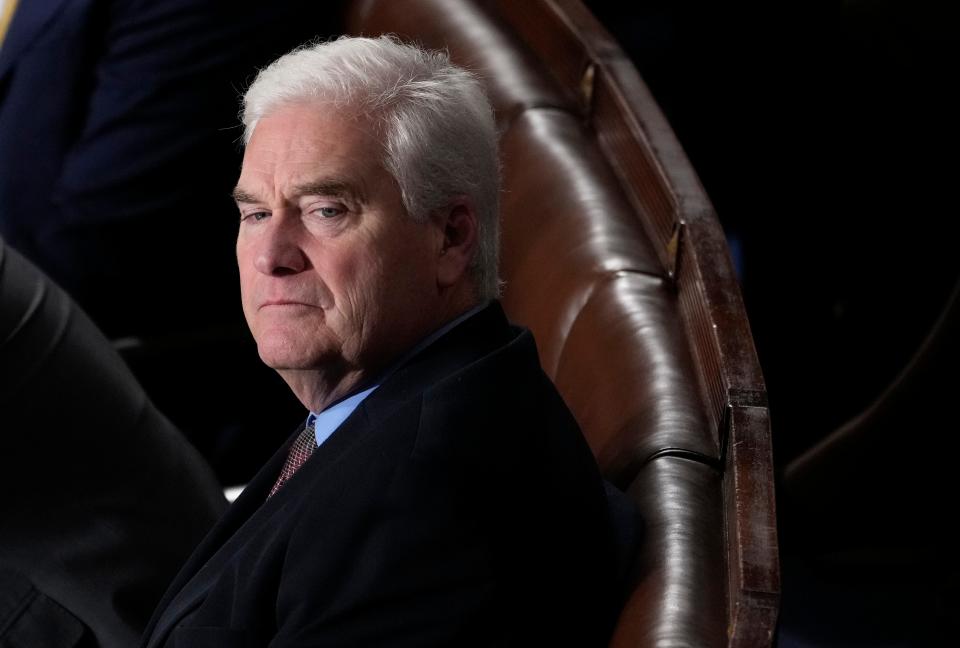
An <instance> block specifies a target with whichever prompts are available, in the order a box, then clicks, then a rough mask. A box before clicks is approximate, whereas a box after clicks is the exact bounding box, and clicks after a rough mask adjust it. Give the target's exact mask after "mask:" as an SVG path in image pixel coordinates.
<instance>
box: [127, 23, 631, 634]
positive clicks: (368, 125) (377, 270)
mask: <svg viewBox="0 0 960 648" xmlns="http://www.w3.org/2000/svg"><path fill="white" fill-rule="evenodd" d="M244 123H245V125H246V128H247V131H246V142H247V147H246V153H245V156H244V162H243V168H242V172H241V174H240V179H239V182H238V184H237V188H236V190H235V192H234V196H235V198H236V200H237V204H238V206H239V210H240V226H239V235H238V238H237V259H238V262H239V265H240V282H241V295H242V301H243V308H244V313H245V315H246V318H247V322H248V324H249V326H250V329H251V331H252V332H253V335H254V337H255V339H256V341H257V345H258V349H259V353H260V357H261V358H262V359H263V361H264V362H266V363H267V364H268V365H270V366H271V367H273V368H274V369H276V370H277V371H278V372H279V373H280V375H281V376H282V377H283V379H284V380H285V381H286V382H287V384H288V385H289V386H290V389H291V390H292V391H293V392H294V393H295V394H296V396H297V397H298V398H299V399H300V401H301V402H302V403H303V404H304V405H305V406H306V407H307V408H308V409H309V410H310V411H311V412H312V413H311V415H310V416H309V417H308V421H307V424H306V425H305V426H304V427H303V428H302V429H301V430H300V431H298V432H297V433H296V434H295V435H294V437H293V438H292V439H291V442H290V444H288V446H287V447H285V448H283V449H282V450H281V451H280V452H278V454H277V455H276V456H275V457H274V458H273V459H272V460H271V461H270V462H269V463H268V464H267V465H266V466H265V467H264V468H263V470H262V471H261V472H260V473H259V474H258V475H257V477H256V478H255V479H254V480H253V482H252V483H250V484H249V485H248V487H247V489H246V490H245V491H244V493H243V494H242V495H241V496H240V498H239V499H238V500H237V502H236V503H235V504H234V506H233V507H232V508H231V509H230V510H229V511H228V512H227V514H226V515H225V517H224V518H223V519H222V520H221V522H220V523H219V524H218V525H217V527H215V529H214V530H213V532H212V533H211V534H210V535H209V536H208V537H207V539H206V540H205V541H204V542H203V543H202V544H201V546H200V548H199V549H198V550H197V552H196V553H195V554H194V556H193V557H192V558H191V560H190V561H189V562H188V563H187V565H186V566H185V567H184V569H183V571H182V572H181V574H180V575H179V576H178V578H177V579H176V581H175V582H174V584H173V586H172V587H171V589H170V590H169V591H168V593H167V595H166V597H165V599H164V601H163V602H162V603H161V605H160V607H159V608H158V610H157V612H156V613H155V615H154V619H153V620H152V622H151V624H150V626H149V628H148V631H147V634H146V637H145V641H144V645H145V646H148V647H150V648H153V647H154V646H173V645H177V646H180V645H201V644H203V645H217V646H223V645H240V643H243V642H246V643H247V644H249V645H267V644H269V645H275V646H298V645H301V646H316V645H337V646H341V645H351V646H370V645H391V646H394V645H410V646H425V645H457V646H460V645H533V644H537V645H540V644H550V643H556V642H561V643H563V644H565V645H578V646H581V645H599V644H603V643H604V642H605V640H606V636H607V634H608V629H609V617H610V612H611V610H610V605H611V586H612V583H613V553H614V549H613V541H612V532H611V529H610V522H609V515H608V511H607V508H606V503H605V499H604V489H603V486H602V482H601V479H600V477H599V474H598V472H597V468H596V465H595V463H594V461H593V458H592V456H591V454H590V452H589V449H588V447H587V445H586V443H585V442H584V440H583V437H582V436H581V434H580V432H579V430H578V428H577V426H576V423H575V422H574V421H573V419H572V417H571V415H570V413H569V412H568V410H567V409H566V407H565V406H564V404H563V402H562V400H561V399H560V397H559V396H558V394H557V393H556V391H555V389H554V387H553V386H552V384H550V382H549V380H548V379H547V378H546V377H545V375H544V374H543V373H542V371H541V370H540V367H539V361H538V359H537V355H536V348H535V346H534V343H533V340H532V338H531V336H530V334H529V332H526V331H522V330H519V329H516V328H513V327H511V326H510V325H509V324H508V323H507V322H506V320H505V318H504V315H503V312H502V310H501V309H500V306H499V305H498V304H497V303H496V301H495V297H496V295H497V291H498V280H497V273H496V258H497V236H498V230H497V195H498V191H499V186H498V184H499V183H498V166H497V165H498V163H497V151H496V132H495V127H494V122H493V117H492V111H491V109H490V106H489V103H488V102H487V100H486V98H485V96H484V94H483V91H482V89H481V86H480V84H479V82H478V80H477V79H476V78H475V77H474V76H472V75H471V74H470V73H468V72H466V71H464V70H462V69H460V68H457V67H454V66H452V65H451V64H450V63H449V61H448V59H447V57H446V56H445V55H443V54H441V53H437V52H425V51H423V50H420V49H417V48H414V47H410V46H406V45H402V44H400V43H398V42H396V41H394V40H392V39H390V38H387V37H382V38H379V39H359V38H358V39H351V38H344V39H340V40H337V41H333V42H329V43H324V44H320V45H316V46H313V47H308V48H305V49H301V50H298V51H295V52H292V53H291V54H288V55H287V56H284V57H282V58H280V59H279V60H277V61H276V62H274V63H273V64H272V65H271V66H269V67H268V68H267V69H265V70H264V71H262V72H261V73H260V75H259V76H258V77H257V79H256V80H255V81H254V83H253V85H252V86H251V87H250V89H249V91H248V92H247V94H246V97H245V106H244ZM249 396H250V397H255V396H256V395H255V394H250V395H249ZM314 448H316V449H315V450H314ZM305 457H306V459H305V460H304V458H305Z"/></svg>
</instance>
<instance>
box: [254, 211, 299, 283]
mask: <svg viewBox="0 0 960 648" xmlns="http://www.w3.org/2000/svg"><path fill="white" fill-rule="evenodd" d="M261 227H262V229H261V230H260V232H259V233H260V236H258V237H257V238H258V241H257V244H256V245H257V250H256V252H255V254H254V260H253V265H254V267H255V268H256V269H257V271H258V272H261V273H263V274H265V275H271V276H283V275H292V274H297V273H298V272H303V271H304V270H306V269H307V267H308V265H309V262H308V260H307V257H306V255H305V254H304V253H303V249H302V248H301V246H300V237H301V236H302V234H303V232H302V231H300V228H298V227H297V220H296V219H293V218H286V217H285V215H283V214H274V215H272V216H271V217H270V218H269V220H268V222H266V223H264V224H263V225H262V226H261Z"/></svg>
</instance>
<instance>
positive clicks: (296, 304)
mask: <svg viewBox="0 0 960 648" xmlns="http://www.w3.org/2000/svg"><path fill="white" fill-rule="evenodd" d="M267 307H278V308H284V307H285V308H316V307H315V306H314V305H313V304H308V303H306V302H302V301H297V300H295V299H271V300H269V301H265V302H263V303H262V304H260V306H259V307H258V308H257V310H262V309H264V308H267Z"/></svg>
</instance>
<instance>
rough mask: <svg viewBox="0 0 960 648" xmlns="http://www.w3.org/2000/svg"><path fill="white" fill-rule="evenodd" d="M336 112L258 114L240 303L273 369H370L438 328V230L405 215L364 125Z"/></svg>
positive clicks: (241, 191)
mask: <svg viewBox="0 0 960 648" xmlns="http://www.w3.org/2000/svg"><path fill="white" fill-rule="evenodd" d="M338 112H339V113H343V112H346V113H348V114H349V111H338V110H336V109H334V108H332V107H330V106H327V105H324V104H320V103H304V104H290V105H286V106H281V107H280V108H278V109H276V110H275V111H274V112H273V113H271V114H269V115H268V116H266V117H264V118H263V119H261V120H260V122H259V123H258V124H257V126H256V128H255V130H254V132H253V136H252V137H251V140H250V143H249V144H248V146H247V149H246V153H245V155H244V159H243V169H242V171H241V174H240V180H239V182H238V185H237V189H236V191H235V198H236V199H237V204H238V206H239V208H240V231H239V234H238V236H237V261H238V263H239V265H240V287H241V297H242V301H243V311H244V314H245V316H246V319H247V323H248V325H249V326H250V330H251V331H252V332H253V336H254V338H255V339H256V341H257V347H258V349H259V352H260V357H261V358H262V359H263V361H264V362H265V363H266V364H267V365H269V366H271V367H273V368H274V369H277V370H279V371H280V372H281V374H283V373H284V371H297V370H315V369H320V370H322V371H323V372H326V373H327V374H329V375H330V376H331V377H336V376H338V375H343V374H346V373H348V372H358V371H359V372H361V374H363V373H365V372H368V371H374V370H377V369H380V368H382V367H383V365H384V364H386V363H389V362H390V361H391V360H393V359H394V358H395V356H396V355H397V354H399V353H401V352H403V351H404V350H406V349H407V348H408V347H410V346H412V345H413V344H415V343H416V341H417V340H418V339H420V338H421V337H422V336H424V335H426V334H427V333H429V332H430V331H431V330H432V329H433V328H434V327H435V326H436V325H437V324H438V322H436V321H435V320H436V318H437V309H438V304H437V292H438V289H437V276H436V262H437V256H438V254H439V253H440V249H441V247H442V232H441V230H440V228H438V227H436V226H433V225H431V224H430V223H425V224H420V223H416V222H414V221H413V220H412V219H411V218H410V217H409V216H408V215H407V214H406V211H405V209H404V207H403V204H402V202H401V197H400V191H399V189H398V187H397V185H396V182H395V181H394V180H393V178H392V177H391V176H390V174H389V173H388V172H387V171H386V170H385V169H384V168H383V167H382V166H381V163H380V160H381V148H380V145H379V143H378V141H377V140H376V135H375V134H374V133H373V132H371V129H369V128H368V123H367V122H366V121H363V120H356V119H351V118H349V117H348V116H341V115H339V114H338Z"/></svg>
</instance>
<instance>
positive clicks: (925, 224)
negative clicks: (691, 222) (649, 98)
mask: <svg viewBox="0 0 960 648" xmlns="http://www.w3.org/2000/svg"><path fill="white" fill-rule="evenodd" d="M587 4H588V6H590V7H591V9H592V10H593V12H594V13H595V15H597V17H598V18H600V20H601V22H603V24H604V25H605V26H606V27H607V28H608V29H609V30H610V31H611V33H612V34H613V35H614V36H615V37H616V38H617V39H618V40H619V41H620V43H621V45H622V46H623V48H624V49H625V50H626V51H627V53H628V54H629V55H630V56H631V57H632V59H633V60H634V63H635V64H636V66H637V68H638V69H639V71H640V73H641V75H642V76H643V78H644V80H645V81H646V82H647V84H648V85H649V87H650V89H651V91H652V92H653V94H654V96H655V97H656V99H657V101H658V103H659V104H660V106H661V108H662V109H663V111H664V112H665V114H666V116H667V118H668V120H669V122H670V124H671V126H672V127H673V129H674V130H675V132H676V134H677V136H678V138H679V140H680V142H681V143H682V145H683V147H684V149H685V150H686V152H687V154H688V156H689V158H690V160H691V162H692V164H693V167H694V168H695V169H696V171H697V173H698V175H699V177H700V179H701V181H702V182H703V184H704V186H705V188H706V190H707V193H708V194H709V196H710V198H711V199H712V201H713V203H714V206H715V207H716V210H717V213H718V215H719V218H720V221H721V223H722V225H723V227H724V229H725V231H726V233H727V236H728V240H729V241H730V244H731V251H732V253H733V256H734V260H735V263H736V265H737V269H738V273H739V276H740V280H741V286H742V289H743V295H744V300H745V302H746V307H747V311H748V313H749V317H750V322H751V326H752V329H753V334H754V338H755V341H756V345H757V350H758V354H759V357H760V363H761V366H762V368H763V371H764V376H765V379H766V381H767V388H768V392H769V398H770V411H771V418H772V430H773V443H774V460H775V465H776V468H777V473H778V524H779V527H780V546H781V561H782V570H783V574H782V576H783V605H782V608H781V616H780V630H779V645H780V646H782V647H785V646H935V645H944V644H949V643H952V642H953V641H955V640H956V638H955V636H954V635H955V632H954V631H952V630H951V628H952V627H953V624H952V623H951V622H950V621H949V619H950V618H951V616H952V614H953V613H955V611H956V609H957V607H958V604H960V600H958V599H960V597H958V589H960V588H958V572H957V569H956V567H955V566H954V560H953V554H954V550H955V547H956V544H955V543H954V542H953V541H952V540H950V538H954V539H955V537H956V536H955V534H950V533H949V532H948V530H947V527H948V526H950V525H952V517H953V515H954V513H952V512H951V510H953V509H955V502H956V498H955V495H956V493H957V488H956V483H955V482H954V481H953V480H951V479H950V477H949V473H951V472H952V470H951V467H950V466H951V464H952V463H953V460H954V459H955V456H956V445H957V442H956V439H955V437H956V432H957V431H960V426H958V425H957V422H956V419H955V418H954V417H953V416H952V415H950V414H949V410H950V408H949V406H948V405H946V404H945V403H943V402H942V401H943V400H948V399H950V398H951V396H952V395H954V394H957V393H958V389H957V388H958V387H960V385H958V381H957V378H956V373H955V371H953V370H952V367H946V368H943V369H942V370H940V371H939V372H938V373H936V374H935V375H934V376H933V379H932V381H931V384H928V385H925V386H923V388H922V390H921V393H923V390H927V393H929V394H931V396H930V397H929V399H927V400H926V401H924V399H923V398H921V399H919V401H918V403H919V409H924V410H929V411H928V412H927V414H926V416H925V417H924V418H923V421H922V424H921V422H920V421H919V420H917V424H916V425H909V424H908V425H904V426H902V428H901V429H890V430H885V431H884V436H883V438H879V437H877V438H875V439H870V438H869V437H867V438H866V440H867V442H866V443H865V444H864V451H863V452H862V453H861V452H860V451H859V450H858V451H857V452H855V453H853V455H852V460H851V459H850V457H847V458H846V461H847V466H846V467H845V468H844V470H847V471H848V474H849V478H848V480H847V481H846V482H844V481H843V480H841V481H839V482H838V483H837V484H835V485H832V486H831V488H835V490H834V491H833V493H832V494H833V495H836V497H837V500H838V501H840V500H843V501H844V505H845V506H846V507H847V508H846V510H844V509H842V508H839V509H837V510H833V511H831V512H830V515H827V514H826V513H823V514H820V513H822V511H818V508H819V507H821V506H823V507H824V508H827V507H828V506H829V505H830V502H829V501H824V500H829V499H830V498H831V492H830V490H829V488H828V489H827V490H826V497H825V498H824V499H823V500H821V501H806V502H803V501H796V499H793V498H791V497H790V495H789V489H788V488H787V487H786V486H785V485H784V484H783V483H782V482H783V475H784V469H785V467H786V466H788V465H789V464H790V462H791V461H792V460H794V459H796V458H797V457H798V456H799V455H800V454H801V453H803V452H804V451H806V450H808V449H809V448H811V446H813V445H814V444H815V443H816V442H817V441H819V440H821V439H823V438H825V437H826V436H827V435H829V434H830V433H831V432H833V431H834V430H835V429H837V428H838V427H839V426H841V425H843V424H844V423H845V422H847V421H849V420H850V419H852V418H853V417H855V416H856V415H858V414H859V413H861V412H862V411H863V410H865V409H866V408H867V407H868V406H869V405H870V404H871V403H872V402H874V400H875V399H877V398H878V396H880V394H881V392H882V391H883V390H884V388H885V387H887V386H888V385H889V384H890V383H891V381H893V380H894V378H895V377H896V376H897V375H898V373H899V372H901V370H903V369H904V367H905V365H906V364H907V363H908V361H909V360H910V358H911V356H912V355H913V354H914V353H915V352H916V351H917V349H918V347H919V346H920V344H921V342H922V341H923V339H924V338H925V336H926V335H927V334H928V333H929V332H930V330H931V327H932V326H933V324H934V322H935V320H936V318H937V317H938V315H939V314H940V313H941V311H942V310H943V308H944V305H945V303H946V302H947V299H948V297H949V294H950V291H951V289H952V288H953V287H954V285H955V284H956V283H957V280H958V276H960V255H958V253H957V252H956V251H955V246H956V243H955V241H956V236H955V234H956V232H957V225H956V220H957V207H956V199H955V190H954V182H953V176H954V173H955V170H956V164H955V163H954V156H955V154H954V145H955V143H956V140H955V137H954V131H955V128H954V123H955V119H956V116H957V115H958V114H960V111H958V110H957V102H956V100H955V99H954V97H953V95H954V94H955V88H954V86H955V85H956V84H957V65H956V61H957V60H960V58H958V57H957V47H956V43H957V22H956V21H955V20H954V19H952V16H951V15H949V14H950V13H951V11H950V9H949V6H950V5H949V3H945V2H942V3H936V2H902V1H901V2H897V1H891V0H888V1H883V0H880V1H873V2H868V1H849V2H831V3H822V2H821V3H809V2H774V3H760V2H751V3H736V4H731V3H711V2H697V1H692V0H679V1H672V2H667V1H652V2H642V3H627V2H619V3H616V2H602V1H598V0H593V1H589V0H588V1H587ZM933 394H936V396H934V395H933ZM933 399H938V402H933ZM938 408H939V409H938ZM943 411H946V412H947V414H942V413H940V412H943ZM930 412H933V413H930ZM905 420H908V421H909V420H910V419H909V418H906V419H905ZM871 433H873V431H871ZM881 445H882V447H878V446H881ZM931 473H932V474H933V477H932V478H931V477H930V475H931ZM840 475H841V477H842V476H843V475H844V473H843V472H841V473H840ZM867 478H869V479H873V480H876V486H877V487H876V488H874V487H873V485H872V484H870V483H867V482H866V479H867ZM852 493H855V494H856V495H855V496H854V495H851V494H852ZM843 498H846V499H845V500H844V499H843ZM831 516H832V517H831ZM843 518H847V519H846V520H845V519H843ZM854 527H856V528H854ZM890 539H892V540H890ZM887 540H889V541H887ZM878 544H879V545H883V546H881V547H879V548H878V546H876V545H878ZM840 550H842V551H843V552H844V553H843V556H842V557H838V556H839V554H840Z"/></svg>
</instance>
